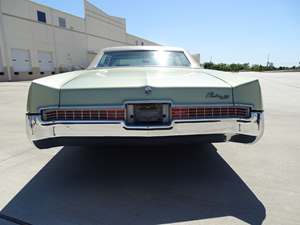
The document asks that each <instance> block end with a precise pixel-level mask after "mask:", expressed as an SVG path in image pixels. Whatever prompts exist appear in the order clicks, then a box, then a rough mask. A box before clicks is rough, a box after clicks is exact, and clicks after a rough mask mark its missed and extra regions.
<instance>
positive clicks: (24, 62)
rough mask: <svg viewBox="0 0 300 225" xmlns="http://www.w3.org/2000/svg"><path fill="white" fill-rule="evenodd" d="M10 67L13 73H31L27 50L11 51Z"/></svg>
mask: <svg viewBox="0 0 300 225" xmlns="http://www.w3.org/2000/svg"><path fill="white" fill-rule="evenodd" d="M11 56H12V66H13V69H14V72H31V71H32V66H31V59H30V52H29V50H24V49H12V50H11Z"/></svg>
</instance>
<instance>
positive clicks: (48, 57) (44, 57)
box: [38, 51, 54, 72]
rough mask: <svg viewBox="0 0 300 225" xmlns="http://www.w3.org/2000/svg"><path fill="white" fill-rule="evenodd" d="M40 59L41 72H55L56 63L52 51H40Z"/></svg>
mask: <svg viewBox="0 0 300 225" xmlns="http://www.w3.org/2000/svg"><path fill="white" fill-rule="evenodd" d="M38 61H39V66H40V71H41V72H53V71H54V63H53V58H52V53H51V52H44V51H39V52H38Z"/></svg>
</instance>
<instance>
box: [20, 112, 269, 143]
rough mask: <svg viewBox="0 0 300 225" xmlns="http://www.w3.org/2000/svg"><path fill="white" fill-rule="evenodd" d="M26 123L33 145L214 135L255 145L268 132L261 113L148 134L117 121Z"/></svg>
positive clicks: (156, 129)
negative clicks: (84, 139) (60, 139)
mask: <svg viewBox="0 0 300 225" xmlns="http://www.w3.org/2000/svg"><path fill="white" fill-rule="evenodd" d="M26 121H27V122H26V124H27V134H28V137H29V138H30V140H32V141H38V140H45V139H49V138H56V137H165V136H186V135H210V134H211V135H213V134H224V135H225V136H226V137H227V141H230V139H231V138H232V137H233V136H235V135H240V134H241V135H246V136H251V137H255V140H254V141H253V143H255V142H257V141H258V140H259V139H260V138H261V137H262V135H263V132H264V116H263V113H257V112H253V113H252V114H251V118H249V119H248V120H244V121H238V120H237V119H221V120H219V121H208V120H206V121H205V120H199V121H198V122H197V121H194V123H191V121H188V122H187V123H184V122H182V121H180V123H176V121H173V122H172V124H171V125H170V126H169V127H147V129H146V130H145V129H138V128H137V129H129V130H128V129H126V126H124V122H116V121H113V123H108V121H106V122H105V123H99V121H97V123H86V122H85V123H57V124H55V123H49V124H44V123H42V121H41V116H40V115H39V116H36V115H27V119H26ZM81 122H83V121H81ZM139 128H140V127H139ZM162 128H163V129H162ZM166 128H169V129H166ZM235 141H236V139H235ZM236 142H239V141H236ZM241 143H242V142H241Z"/></svg>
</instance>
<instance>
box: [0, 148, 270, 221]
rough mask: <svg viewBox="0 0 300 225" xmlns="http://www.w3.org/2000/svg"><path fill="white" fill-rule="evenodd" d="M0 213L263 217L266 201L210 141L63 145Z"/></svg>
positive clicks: (91, 217) (93, 217) (53, 217)
mask: <svg viewBox="0 0 300 225" xmlns="http://www.w3.org/2000/svg"><path fill="white" fill-rule="evenodd" d="M1 213H2V214H5V215H9V216H13V217H16V218H19V219H23V220H24V221H28V222H30V223H32V224H34V225H35V224H36V225H40V224H43V225H48V224H49V225H53V224H56V225H60V224H64V225H66V224H68V225H69V224H76V225H77V224H82V225H83V224H84V225H87V224H89V225H93V224H97V225H99V224H105V225H107V224H113V225H116V224H122V225H123V224H130V225H135V224H136V225H140V224H146V225H147V224H149V225H152V224H164V223H175V222H186V221H191V220H200V219H208V218H216V217H225V216H233V217H236V218H238V219H240V220H242V221H244V222H247V223H249V224H262V222H263V220H264V219H265V207H264V205H263V204H262V203H261V202H260V201H259V199H258V198H257V197H256V196H255V194H254V193H253V192H252V191H251V190H250V188H249V187H248V186H247V185H246V184H245V183H244V182H243V181H242V179H241V178H240V177H239V176H238V175H237V174H236V173H235V172H234V170H233V169H232V168H231V167H230V166H229V165H228V164H227V163H226V162H225V161H224V159H223V158H222V157H221V156H220V155H219V154H218V153H217V151H216V149H215V147H214V146H213V145H211V144H204V145H195V144H194V145H165V146H118V147H116V146H115V147H113V146H110V147H101V148H100V147H97V148H95V147H94V148H85V149H83V148H78V149H76V150H75V149H74V148H67V147H65V148H63V149H62V150H61V151H60V152H59V153H58V154H57V155H56V156H55V157H54V158H53V159H52V160H51V161H50V162H49V163H48V164H47V165H46V166H45V167H44V168H43V169H42V170H41V171H40V172H39V173H38V174H37V175H36V176H35V177H34V178H33V179H32V180H31V181H30V182H29V183H28V184H27V185H26V186H25V187H24V188H23V189H22V190H21V191H20V192H19V193H18V194H17V195H16V196H15V197H14V198H13V199H12V200H11V201H10V202H9V204H8V205H7V206H6V207H5V208H4V209H3V210H2V212H1Z"/></svg>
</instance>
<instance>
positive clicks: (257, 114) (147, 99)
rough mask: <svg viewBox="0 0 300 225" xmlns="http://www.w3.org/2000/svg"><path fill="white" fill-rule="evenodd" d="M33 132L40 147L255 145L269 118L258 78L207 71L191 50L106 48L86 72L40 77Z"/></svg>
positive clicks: (30, 116)
mask: <svg viewBox="0 0 300 225" xmlns="http://www.w3.org/2000/svg"><path fill="white" fill-rule="evenodd" d="M26 118H27V133H28V135H29V137H30V139H31V140H32V142H33V143H34V144H35V146H36V147H38V148H40V149H44V148H50V147H56V146H76V145H90V144H101V143H103V142H106V141H113V142H119V141H120V142H121V141H130V142H135V141H139V140H142V141H144V140H150V141H151V142H152V141H156V140H158V141H159V142H161V141H162V140H166V141H168V142H169V141H172V140H177V141H184V138H189V139H196V140H199V141H203V142H210V143H214V142H227V141H230V142H239V143H245V144H248V143H255V142H256V141H258V140H259V139H260V137H261V136H262V134H263V128H264V117H263V104H262V96H261V90H260V85H259V82H258V80H255V79H251V78H247V77H241V76H238V75H235V74H232V73H226V72H220V71H214V70H206V69H203V68H201V67H200V66H199V64H198V63H197V62H196V61H195V60H194V58H193V57H192V56H191V55H190V54H188V53H187V52H186V51H185V50H183V49H180V48H170V47H161V46H155V47H153V46H130V47H115V48H107V49H104V50H103V51H102V52H101V53H99V54H98V55H97V56H96V57H95V59H94V60H93V62H92V63H91V65H90V66H89V67H88V68H87V69H86V70H82V71H76V72H69V73H64V74H59V75H54V76H49V77H45V78H41V79H37V80H34V81H33V82H32V84H31V86H30V90H29V95H28V102H27V114H26Z"/></svg>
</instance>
